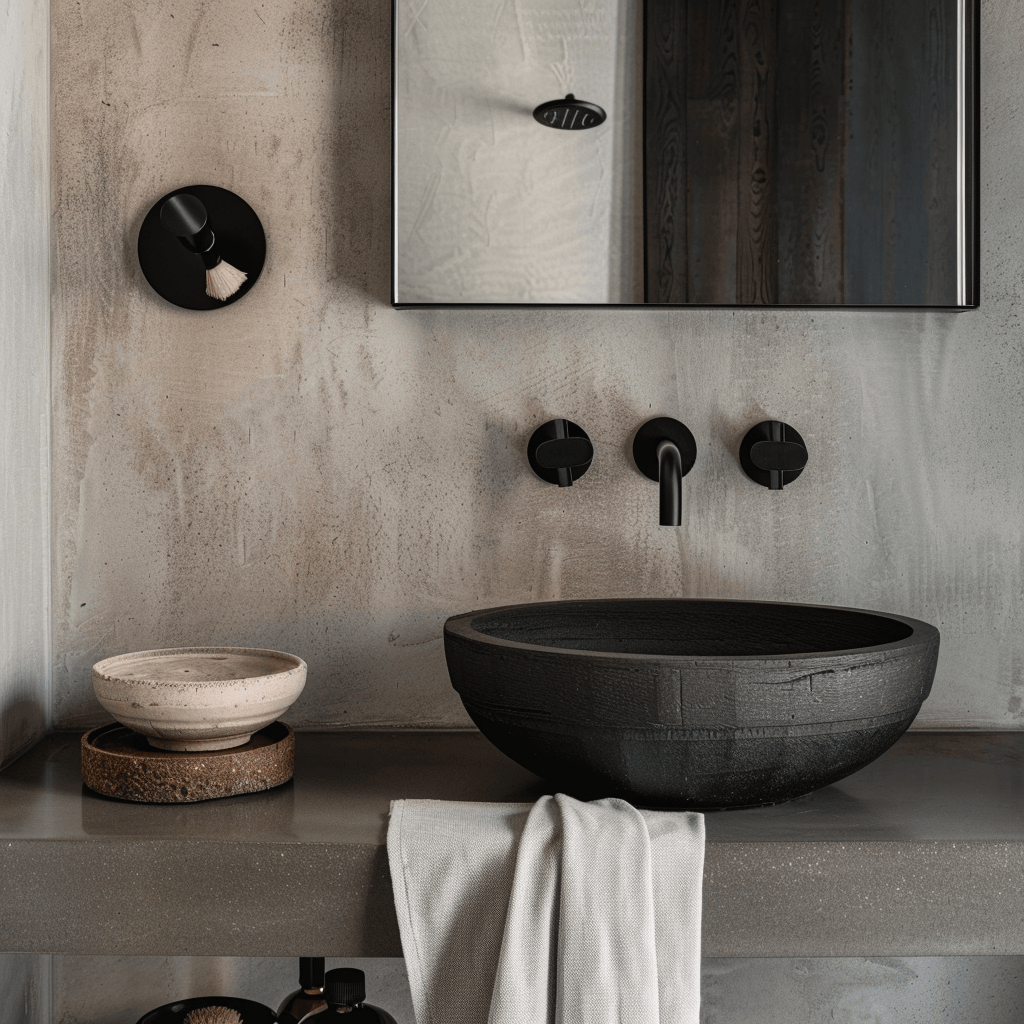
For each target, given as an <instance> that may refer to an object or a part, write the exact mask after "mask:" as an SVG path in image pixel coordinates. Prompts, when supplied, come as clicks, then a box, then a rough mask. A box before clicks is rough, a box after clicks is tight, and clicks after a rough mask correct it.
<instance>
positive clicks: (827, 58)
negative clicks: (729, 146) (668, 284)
mask: <svg viewBox="0 0 1024 1024" xmlns="http://www.w3.org/2000/svg"><path fill="white" fill-rule="evenodd" d="M854 2H856V0H854ZM846 37H847V34H846V3H845V0H813V2H810V3H806V2H797V3H794V2H792V0H783V2H782V4H781V9H780V11H779V44H778V101H777V106H778V109H779V118H778V168H779V173H778V176H777V194H778V204H777V205H778V232H779V292H778V294H779V302H784V303H792V304H799V303H818V302H827V303H840V304H841V303H842V302H843V301H844V289H843V283H844V280H843V153H844V144H845V138H844V136H845V131H846V119H845V116H844V113H845V99H846V98H845V95H844V81H845V51H846Z"/></svg>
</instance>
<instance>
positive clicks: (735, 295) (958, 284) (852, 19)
mask: <svg viewBox="0 0 1024 1024" xmlns="http://www.w3.org/2000/svg"><path fill="white" fill-rule="evenodd" d="M978 7H979V2H978V0H900V2H899V3H898V4H894V3H891V2H888V3H887V2H885V0H646V2H644V0H514V2H509V0H474V2H473V3H472V4H470V3H468V2H467V0H431V2H430V3H429V4H426V5H425V4H423V2H422V0H394V69H393V72H394V97H393V99H394V105H393V119H394V124H393V128H394V132H393V145H394V153H393V157H394V159H393V223H392V230H393V235H392V240H393V244H392V302H393V304H394V305H395V306H397V307H408V306H430V305H440V306H481V305H484V306H486V305H495V306H515V305H541V306H549V305H550V306H558V305H569V306H588V305H612V306H638V307H643V306H652V305H653V306H662V307H665V306H670V307H671V306H680V307H682V306H699V307H715V306H727V307H734V306H749V307H762V306H779V307H812V308H816V307H847V308H876V307H886V308H888V307H909V308H946V309H969V308H973V307H975V306H977V304H978V300H979V294H978V290H979V288H978V280H979V275H978V248H979V239H978V187H977V173H978V171H977V166H978V151H977V149H978V84H977V80H978V56H977V47H978V16H979V14H978ZM588 104H589V105H590V107H595V108H597V109H598V110H600V111H601V112H602V113H605V114H606V117H605V118H604V119H601V118H599V117H594V118H591V119H590V120H589V121H586V120H585V119H583V118H582V116H581V117H575V119H574V118H572V117H570V116H568V114H567V113H566V111H568V112H569V113H570V114H574V113H575V111H576V110H577V109H579V110H586V109H589V107H588V106H587V105H588ZM538 109H541V110H542V111H552V110H555V111H558V112H559V113H558V114H557V116H555V115H552V114H549V115H548V116H547V117H546V118H543V117H540V116H535V111H536V110H538ZM581 125H582V126H583V130H580V126H581ZM591 125H592V127H591ZM567 127H573V128H575V129H576V130H571V131H564V130H556V129H558V128H567Z"/></svg>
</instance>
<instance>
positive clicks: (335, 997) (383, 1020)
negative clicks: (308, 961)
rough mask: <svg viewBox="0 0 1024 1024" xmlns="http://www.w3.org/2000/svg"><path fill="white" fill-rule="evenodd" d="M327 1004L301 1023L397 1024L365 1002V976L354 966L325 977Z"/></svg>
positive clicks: (383, 1011)
mask: <svg viewBox="0 0 1024 1024" xmlns="http://www.w3.org/2000/svg"><path fill="white" fill-rule="evenodd" d="M324 999H325V1000H326V1001H327V1005H326V1006H325V1007H324V1008H323V1009H321V1010H314V1011H313V1012H312V1013H310V1014H307V1015H306V1016H305V1017H303V1018H302V1022H303V1024H398V1022H397V1021H396V1020H395V1018H394V1017H392V1016H391V1014H390V1013H388V1011H387V1010H383V1009H381V1008H380V1007H379V1006H373V1005H372V1004H371V1003H367V1002H365V999H366V975H365V974H363V972H362V971H360V970H359V969H358V968H356V967H335V968H334V970H331V971H328V972H327V973H326V974H325V975H324Z"/></svg>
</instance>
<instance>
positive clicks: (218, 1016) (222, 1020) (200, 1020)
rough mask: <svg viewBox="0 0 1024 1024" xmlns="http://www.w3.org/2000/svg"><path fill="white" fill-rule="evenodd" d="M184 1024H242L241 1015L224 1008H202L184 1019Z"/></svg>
mask: <svg viewBox="0 0 1024 1024" xmlns="http://www.w3.org/2000/svg"><path fill="white" fill-rule="evenodd" d="M185 1024H242V1015H241V1014H240V1013H239V1012H238V1011H237V1010H229V1009H228V1008H227V1007H226V1006H202V1007H200V1008H199V1009H198V1010H193V1011H192V1012H191V1013H190V1014H189V1015H188V1016H187V1017H186V1018H185Z"/></svg>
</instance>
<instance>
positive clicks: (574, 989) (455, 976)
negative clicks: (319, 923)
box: [388, 794, 704, 1024]
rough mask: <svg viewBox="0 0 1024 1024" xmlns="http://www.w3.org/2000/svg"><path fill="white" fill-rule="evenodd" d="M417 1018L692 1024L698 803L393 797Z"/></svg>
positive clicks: (396, 863)
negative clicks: (646, 805) (653, 805)
mask: <svg viewBox="0 0 1024 1024" xmlns="http://www.w3.org/2000/svg"><path fill="white" fill-rule="evenodd" d="M388 860H389V863H390V867H391V879H392V885H393V887H394V894H395V909H396V911H397V913H398V926H399V931H400V932H401V937H402V951H403V953H404V955H405V961H406V968H407V970H408V973H409V985H410V988H411V990H412V1002H413V1008H414V1009H415V1012H416V1024H657V1022H660V1024H698V1018H699V1012H700V920H701V884H702V880H703V870H704V816H703V815H701V814H695V813H691V812H682V811H639V810H637V809H636V808H635V807H632V806H631V805H630V804H628V803H626V802H625V801H623V800H616V799H605V800H595V801H593V802H590V803H583V802H581V801H579V800H574V799H573V798H572V797H568V796H565V795H563V794H559V795H557V796H554V797H550V796H546V797H542V798H541V799H540V800H538V801H537V803H536V804H533V805H530V804H487V803H461V802H456V801H444V800H395V801H393V802H392V804H391V821H390V824H389V827H388Z"/></svg>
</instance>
